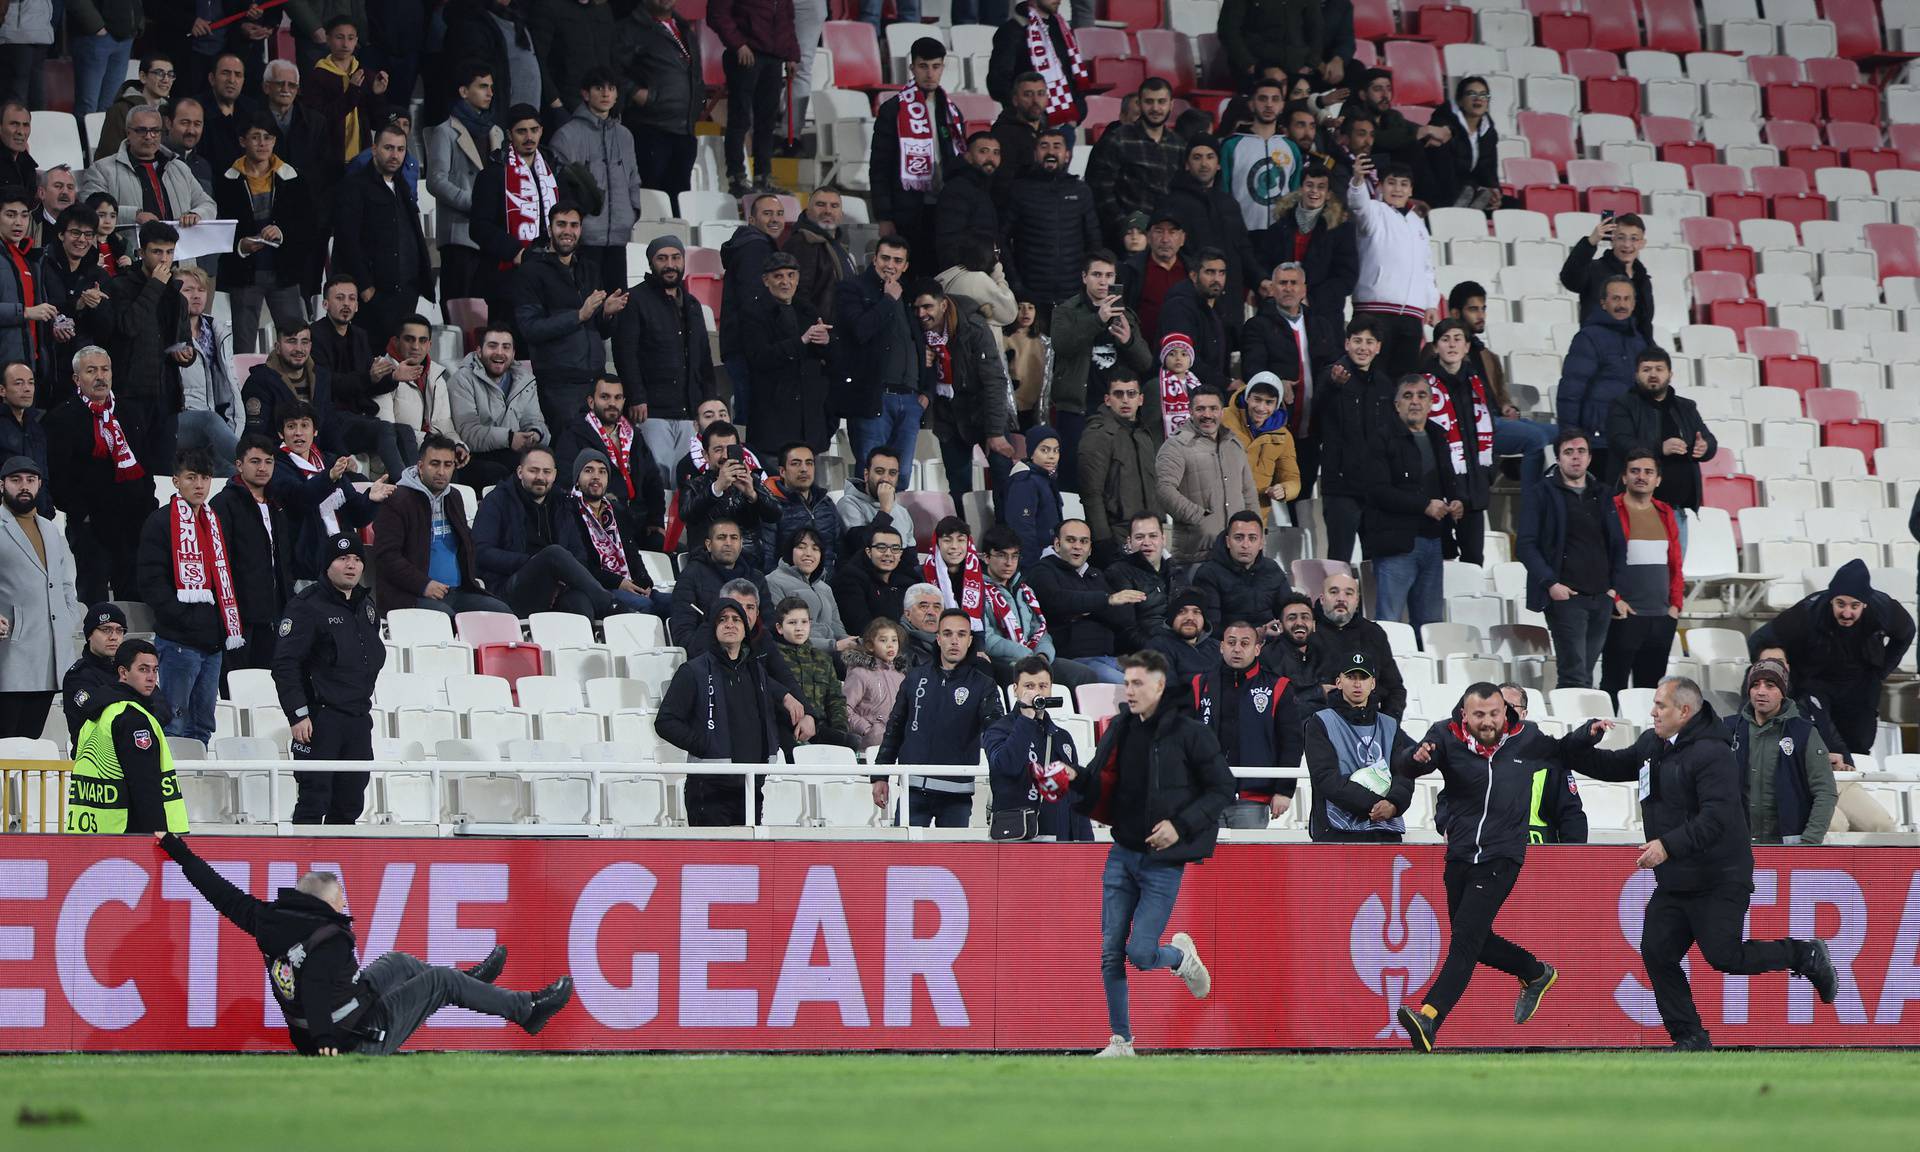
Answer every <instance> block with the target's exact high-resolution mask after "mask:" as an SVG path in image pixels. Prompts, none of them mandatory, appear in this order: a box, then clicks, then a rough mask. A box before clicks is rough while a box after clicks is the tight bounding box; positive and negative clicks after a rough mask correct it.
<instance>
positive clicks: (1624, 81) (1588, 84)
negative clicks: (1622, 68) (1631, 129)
mask: <svg viewBox="0 0 1920 1152" xmlns="http://www.w3.org/2000/svg"><path fill="white" fill-rule="evenodd" d="M1580 93H1581V95H1580V106H1581V107H1583V108H1585V109H1586V110H1587V111H1589V112H1606V113H1610V114H1611V115H1614V116H1626V117H1634V116H1638V115H1640V81H1638V80H1635V79H1634V78H1633V77H1631V76H1607V77H1595V78H1593V79H1591V80H1582V81H1581V82H1580Z"/></svg>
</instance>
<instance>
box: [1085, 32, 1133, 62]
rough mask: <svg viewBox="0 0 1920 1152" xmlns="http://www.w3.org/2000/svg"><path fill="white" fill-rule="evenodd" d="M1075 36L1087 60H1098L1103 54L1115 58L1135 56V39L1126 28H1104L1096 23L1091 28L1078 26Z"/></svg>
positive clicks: (1121, 58) (1125, 58) (1126, 58)
mask: <svg viewBox="0 0 1920 1152" xmlns="http://www.w3.org/2000/svg"><path fill="white" fill-rule="evenodd" d="M1073 37H1074V39H1075V40H1076V41H1078V42H1079V44H1080V56H1081V58H1082V59H1086V60H1098V59H1100V58H1101V57H1103V56H1106V57H1112V58H1113V59H1115V60H1130V59H1132V58H1133V55H1134V52H1133V40H1132V38H1131V37H1129V36H1128V35H1127V30H1126V29H1125V28H1103V27H1101V26H1099V25H1097V24H1096V25H1094V26H1093V27H1091V28H1076V29H1075V30H1074V33H1073Z"/></svg>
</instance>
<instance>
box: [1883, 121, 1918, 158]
mask: <svg viewBox="0 0 1920 1152" xmlns="http://www.w3.org/2000/svg"><path fill="white" fill-rule="evenodd" d="M1887 143H1888V144H1891V145H1892V146H1893V149H1894V151H1896V152H1898V153H1900V166H1901V167H1902V168H1920V124H1889V125H1887Z"/></svg>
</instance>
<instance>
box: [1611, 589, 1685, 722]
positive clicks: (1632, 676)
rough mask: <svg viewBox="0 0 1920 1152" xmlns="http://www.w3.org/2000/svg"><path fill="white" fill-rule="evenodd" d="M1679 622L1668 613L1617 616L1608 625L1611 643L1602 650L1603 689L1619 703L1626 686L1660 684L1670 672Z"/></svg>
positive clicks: (1642, 686)
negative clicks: (1674, 639) (1620, 695)
mask: <svg viewBox="0 0 1920 1152" xmlns="http://www.w3.org/2000/svg"><path fill="white" fill-rule="evenodd" d="M1679 623H1680V622H1679V621H1678V620H1675V619H1674V618H1673V617H1671V616H1669V615H1667V614H1666V613H1665V612H1661V613H1659V614H1657V615H1654V614H1648V615H1638V616H1625V617H1622V616H1615V617H1614V618H1613V622H1612V623H1610V624H1608V625H1607V645H1606V647H1605V648H1603V649H1601V651H1600V690H1601V691H1602V692H1605V693H1606V694H1607V695H1609V696H1613V697H1615V703H1618V702H1619V700H1618V693H1619V691H1620V689H1622V688H1654V687H1658V686H1659V684H1660V678H1661V677H1662V676H1665V675H1666V674H1667V654H1668V653H1669V652H1670V651H1671V650H1672V648H1673V631H1674V629H1675V628H1676V627H1677V626H1678V625H1679ZM1629 680H1631V681H1632V682H1631V683H1629V682H1628V681H1629ZM1632 719H1634V720H1636V721H1637V720H1638V719H1639V718H1638V717H1633V718H1632Z"/></svg>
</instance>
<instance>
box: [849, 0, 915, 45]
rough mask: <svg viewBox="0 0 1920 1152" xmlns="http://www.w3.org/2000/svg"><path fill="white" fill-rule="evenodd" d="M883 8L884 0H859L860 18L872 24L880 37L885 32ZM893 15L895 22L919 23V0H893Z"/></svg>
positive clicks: (884, 5) (885, 21)
mask: <svg viewBox="0 0 1920 1152" xmlns="http://www.w3.org/2000/svg"><path fill="white" fill-rule="evenodd" d="M885 8H886V2H885V0H860V19H861V20H863V21H865V22H866V23H868V24H871V25H873V30H874V31H875V32H878V33H879V34H880V35H881V36H882V37H885V36H886V34H887V28H886V25H887V18H886V16H885V14H884V13H883V11H882V10H883V9H885ZM893 17H894V18H893V22H894V23H895V24H918V23H920V0H894V6H893Z"/></svg>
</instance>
